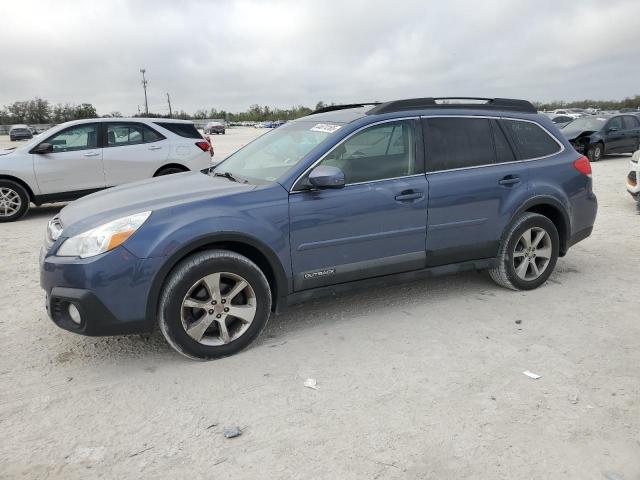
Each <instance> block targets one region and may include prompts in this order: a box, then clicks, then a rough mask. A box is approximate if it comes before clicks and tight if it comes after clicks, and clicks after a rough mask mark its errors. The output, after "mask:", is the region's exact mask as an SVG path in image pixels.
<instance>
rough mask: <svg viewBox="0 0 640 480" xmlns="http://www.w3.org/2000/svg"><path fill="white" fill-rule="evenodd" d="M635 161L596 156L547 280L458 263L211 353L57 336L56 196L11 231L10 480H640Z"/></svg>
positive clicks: (157, 339) (282, 319)
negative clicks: (41, 271) (514, 285)
mask: <svg viewBox="0 0 640 480" xmlns="http://www.w3.org/2000/svg"><path fill="white" fill-rule="evenodd" d="M257 133H261V131H258V130H254V129H230V130H229V131H228V134H227V135H225V136H222V135H220V136H213V141H214V145H215V147H216V152H217V155H219V156H223V155H224V154H225V153H227V152H230V151H233V150H234V149H235V148H237V147H238V146H240V145H241V144H243V143H245V142H246V141H248V140H249V139H250V138H252V137H253V136H255V135H256V134H257ZM628 162H629V157H628V156H620V157H607V158H606V159H605V160H603V161H602V162H600V163H597V164H594V166H593V169H594V178H595V184H596V192H597V194H598V196H599V202H600V211H599V215H598V220H597V225H596V229H595V231H594V234H593V236H592V237H591V238H589V239H588V240H586V241H585V242H583V243H580V244H578V245H577V246H575V247H574V248H572V249H571V250H570V252H569V254H568V256H567V257H565V258H563V259H560V260H559V262H558V266H557V271H556V272H555V273H554V274H553V275H552V276H551V279H550V281H549V282H548V283H547V284H546V285H544V286H543V287H541V288H539V289H538V290H535V291H531V292H512V291H508V290H504V289H502V288H500V287H498V286H496V285H494V284H493V283H492V282H491V281H490V280H489V279H488V278H487V277H486V276H485V275H484V274H480V273H466V274H459V275H454V276H449V277H440V278H434V279H428V280H423V281H418V282H414V283H409V284H403V285H389V286H388V287H387V288H381V289H376V290H368V291H366V292H360V293H353V294H348V295H344V296H341V297H338V298H335V299H329V300H323V301H316V302H313V303H309V304H305V305H301V306H298V307H296V308H294V309H293V310H291V311H289V312H287V313H285V314H283V315H281V316H278V317H275V318H272V320H271V322H270V324H269V326H268V327H267V330H265V332H264V334H263V335H262V337H261V338H260V339H259V341H258V342H257V343H256V344H254V346H253V347H251V348H249V349H248V350H246V351H244V352H243V353H241V354H239V355H236V356H234V357H230V358H226V359H222V360H218V361H214V362H209V363H198V362H193V361H188V360H186V359H184V358H182V357H181V356H179V355H177V354H176V353H174V352H173V351H172V350H170V348H169V347H168V346H167V345H166V343H165V342H164V340H163V338H162V336H161V335H160V334H159V333H158V332H156V333H154V334H153V335H151V336H149V337H147V336H131V337H117V338H85V337H81V336H77V335H73V334H71V333H68V332H65V331H62V330H60V329H58V328H57V327H56V326H55V325H54V324H53V323H52V322H51V321H50V320H49V319H48V318H47V315H46V313H45V309H44V293H43V292H42V290H41V289H40V287H39V284H38V251H39V249H40V245H41V244H42V238H43V234H44V228H45V224H46V222H47V221H48V219H49V218H50V217H52V216H53V215H54V214H55V213H56V212H57V211H58V209H59V206H55V207H51V206H49V207H41V208H35V209H33V210H32V211H31V212H30V213H29V214H28V216H27V217H26V218H25V219H24V220H22V221H20V222H17V223H12V224H3V225H1V226H0V242H1V245H2V247H3V248H2V253H1V256H0V278H2V288H1V289H0V431H1V432H2V439H0V478H30V479H31V478H56V479H57V478H60V479H72V478H120V479H138V478H193V479H199V478H202V479H205V478H206V479H212V478H214V479H217V478H238V479H244V478H259V479H273V478H278V479H279V478H285V479H312V478H313V479H341V480H344V479H356V478H367V479H372V478H380V479H383V478H384V479H400V478H403V479H404V478H410V479H418V478H421V479H422V478H424V479H427V478H428V479H438V480H442V479H460V478H477V479H509V480H513V479H534V478H535V479H538V478H549V479H580V480H585V479H603V478H609V479H614V478H615V479H618V478H620V479H625V480H629V479H639V478H640V382H639V381H638V379H639V378H640V322H639V321H638V319H639V317H638V312H637V302H638V278H637V268H636V264H637V259H638V258H640V216H639V210H638V208H637V207H636V204H635V202H634V201H632V199H631V198H630V197H629V195H628V194H627V193H626V192H625V188H624V179H625V175H626V172H627V166H628ZM525 370H531V371H532V372H535V373H537V374H539V375H542V377H541V378H540V379H538V380H533V379H531V378H528V377H526V376H525V375H523V373H522V372H523V371H525ZM307 378H314V379H316V380H317V382H318V383H317V385H318V389H317V390H313V389H309V388H305V387H304V386H303V384H304V382H305V380H306V379H307ZM231 426H238V427H241V429H242V431H243V433H242V435H241V436H240V437H237V438H233V439H226V438H225V437H224V435H223V429H224V428H225V427H231ZM615 475H617V476H615Z"/></svg>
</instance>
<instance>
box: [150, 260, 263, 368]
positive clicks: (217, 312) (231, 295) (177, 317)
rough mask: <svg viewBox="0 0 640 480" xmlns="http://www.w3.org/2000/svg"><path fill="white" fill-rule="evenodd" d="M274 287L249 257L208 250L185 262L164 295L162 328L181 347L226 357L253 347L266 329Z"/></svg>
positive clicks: (202, 356)
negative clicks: (271, 288)
mask: <svg viewBox="0 0 640 480" xmlns="http://www.w3.org/2000/svg"><path fill="white" fill-rule="evenodd" d="M270 312H271V290H270V288H269V283H268V282H267V279H266V277H265V276H264V273H262V271H261V270H260V268H258V266H257V265H256V264H255V263H253V262H252V261H251V260H249V259H248V258H246V257H244V256H242V255H239V254H237V253H235V252H231V251H227V250H208V251H205V252H200V253H196V254H193V255H191V256H189V257H187V258H186V259H184V260H183V261H182V262H180V263H179V264H178V265H177V266H176V267H175V268H174V270H173V272H172V273H171V274H170V276H169V278H168V280H167V282H166V284H165V286H164V288H163V289H162V293H161V296H160V307H159V319H158V322H159V324H160V330H161V331H162V334H163V335H164V337H165V339H166V340H167V342H168V343H169V345H171V346H172V347H173V348H174V349H175V350H176V351H177V352H178V353H180V354H182V355H184V356H186V357H188V358H192V359H197V360H211V359H214V358H220V357H226V356H228V355H233V354H234V353H237V352H239V351H240V350H242V349H243V348H245V347H247V346H248V345H249V344H250V343H251V342H252V341H253V340H254V339H255V338H256V337H257V336H258V335H259V334H260V332H261V331H262V330H263V329H264V327H265V326H266V324H267V321H268V320H269V315H270Z"/></svg>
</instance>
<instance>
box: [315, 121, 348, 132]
mask: <svg viewBox="0 0 640 480" xmlns="http://www.w3.org/2000/svg"><path fill="white" fill-rule="evenodd" d="M341 126H342V125H331V124H328V123H318V124H317V125H316V126H314V127H311V128H310V130H311V131H312V132H324V133H333V132H335V131H336V130H338V129H339V128H340V127H341Z"/></svg>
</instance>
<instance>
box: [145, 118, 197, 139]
mask: <svg viewBox="0 0 640 480" xmlns="http://www.w3.org/2000/svg"><path fill="white" fill-rule="evenodd" d="M156 125H160V126H161V127H162V128H166V129H167V130H169V131H170V132H173V133H175V134H176V135H180V136H181V137H185V138H200V139H201V138H202V135H200V132H198V130H196V126H195V125H194V124H193V123H172V122H156Z"/></svg>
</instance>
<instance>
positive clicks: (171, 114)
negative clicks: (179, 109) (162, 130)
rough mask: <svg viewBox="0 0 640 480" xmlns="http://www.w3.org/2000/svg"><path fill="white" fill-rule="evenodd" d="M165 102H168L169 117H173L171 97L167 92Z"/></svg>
mask: <svg viewBox="0 0 640 480" xmlns="http://www.w3.org/2000/svg"><path fill="white" fill-rule="evenodd" d="M167 102H168V103H169V118H173V113H172V112H171V97H170V96H169V94H168V93H167Z"/></svg>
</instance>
